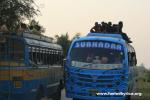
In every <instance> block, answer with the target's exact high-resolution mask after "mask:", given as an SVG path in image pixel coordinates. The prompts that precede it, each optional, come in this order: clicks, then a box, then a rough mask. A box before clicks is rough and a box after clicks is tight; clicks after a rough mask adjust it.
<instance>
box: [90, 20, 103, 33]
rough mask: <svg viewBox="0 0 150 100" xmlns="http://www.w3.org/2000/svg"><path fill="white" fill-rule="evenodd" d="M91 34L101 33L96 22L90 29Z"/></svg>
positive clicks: (99, 26)
mask: <svg viewBox="0 0 150 100" xmlns="http://www.w3.org/2000/svg"><path fill="white" fill-rule="evenodd" d="M90 32H91V33H99V32H101V25H100V24H98V22H95V26H94V27H92V28H91V30H90Z"/></svg>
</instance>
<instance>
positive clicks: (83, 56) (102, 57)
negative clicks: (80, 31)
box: [70, 44, 124, 67]
mask: <svg viewBox="0 0 150 100" xmlns="http://www.w3.org/2000/svg"><path fill="white" fill-rule="evenodd" d="M121 48H122V47H121ZM121 48H120V49H115V48H111V47H110V48H105V47H104V46H103V47H98V46H96V47H86V44H85V46H83V47H81V46H79V47H75V46H74V47H73V48H72V50H71V55H70V56H71V64H72V66H75V67H88V66H93V65H94V66H95V65H97V66H101V65H107V66H109V65H111V66H112V65H121V64H122V63H123V60H124V53H123V50H122V49H121Z"/></svg>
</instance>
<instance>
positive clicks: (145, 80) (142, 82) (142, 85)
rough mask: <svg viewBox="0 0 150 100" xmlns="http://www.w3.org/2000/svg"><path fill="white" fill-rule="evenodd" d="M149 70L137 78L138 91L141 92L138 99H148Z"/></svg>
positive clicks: (149, 90)
mask: <svg viewBox="0 0 150 100" xmlns="http://www.w3.org/2000/svg"><path fill="white" fill-rule="evenodd" d="M149 74H150V72H146V73H144V74H143V77H139V78H138V83H137V84H138V92H140V93H142V96H141V97H140V100H150V81H149V77H148V75H149Z"/></svg>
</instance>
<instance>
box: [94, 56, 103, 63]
mask: <svg viewBox="0 0 150 100" xmlns="http://www.w3.org/2000/svg"><path fill="white" fill-rule="evenodd" d="M93 63H98V64H100V63H101V60H100V58H99V56H95V58H94V60H93Z"/></svg>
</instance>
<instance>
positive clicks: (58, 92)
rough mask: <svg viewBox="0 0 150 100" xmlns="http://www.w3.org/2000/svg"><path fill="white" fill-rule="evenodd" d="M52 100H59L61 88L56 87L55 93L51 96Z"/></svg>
mask: <svg viewBox="0 0 150 100" xmlns="http://www.w3.org/2000/svg"><path fill="white" fill-rule="evenodd" d="M52 99H53V100H61V87H60V85H59V86H58V89H57V92H56V93H54V94H53V96H52Z"/></svg>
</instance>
